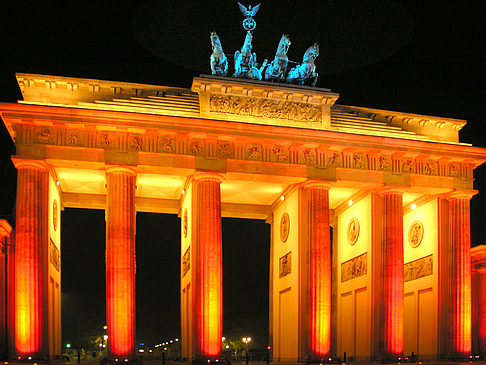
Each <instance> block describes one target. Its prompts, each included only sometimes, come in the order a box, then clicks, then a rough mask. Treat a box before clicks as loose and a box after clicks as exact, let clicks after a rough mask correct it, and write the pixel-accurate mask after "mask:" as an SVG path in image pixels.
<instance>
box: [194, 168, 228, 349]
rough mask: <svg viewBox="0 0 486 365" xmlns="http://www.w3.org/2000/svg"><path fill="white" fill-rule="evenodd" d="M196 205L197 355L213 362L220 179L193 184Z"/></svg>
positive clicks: (218, 321)
mask: <svg viewBox="0 0 486 365" xmlns="http://www.w3.org/2000/svg"><path fill="white" fill-rule="evenodd" d="M194 183H195V186H196V204H197V219H198V222H197V228H196V232H197V233H196V234H197V246H196V250H197V253H196V260H197V262H196V265H197V273H196V331H197V333H196V336H197V341H196V346H197V348H196V354H197V355H198V356H203V357H210V358H215V357H217V356H218V355H219V354H220V352H221V337H222V335H223V289H222V283H223V262H222V254H223V252H222V243H221V192H220V183H221V181H220V179H219V178H217V177H206V176H204V177H201V178H198V179H197V180H195V181H194Z"/></svg>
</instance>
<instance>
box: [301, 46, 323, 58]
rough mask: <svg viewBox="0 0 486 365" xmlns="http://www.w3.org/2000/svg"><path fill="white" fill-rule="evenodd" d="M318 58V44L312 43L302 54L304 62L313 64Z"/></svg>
mask: <svg viewBox="0 0 486 365" xmlns="http://www.w3.org/2000/svg"><path fill="white" fill-rule="evenodd" d="M318 56H319V44H318V43H314V44H313V45H312V46H310V47H309V48H307V51H305V54H304V59H303V61H304V62H314V61H315V60H316V58H317V57H318Z"/></svg>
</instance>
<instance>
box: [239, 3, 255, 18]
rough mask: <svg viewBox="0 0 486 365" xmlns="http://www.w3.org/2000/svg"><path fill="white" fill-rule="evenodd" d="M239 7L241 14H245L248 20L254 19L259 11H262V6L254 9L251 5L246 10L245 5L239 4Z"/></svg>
mask: <svg viewBox="0 0 486 365" xmlns="http://www.w3.org/2000/svg"><path fill="white" fill-rule="evenodd" d="M238 6H239V7H240V10H241V12H242V13H243V15H244V16H246V17H247V18H252V17H254V16H255V15H256V13H258V9H260V4H258V5H256V6H254V7H252V6H251V5H248V8H246V6H245V5H243V4H241V3H240V2H238Z"/></svg>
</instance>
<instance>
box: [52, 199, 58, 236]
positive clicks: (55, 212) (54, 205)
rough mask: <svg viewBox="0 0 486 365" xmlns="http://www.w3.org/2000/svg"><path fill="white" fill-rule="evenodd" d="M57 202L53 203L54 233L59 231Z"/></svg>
mask: <svg viewBox="0 0 486 365" xmlns="http://www.w3.org/2000/svg"><path fill="white" fill-rule="evenodd" d="M57 214H58V213H57V200H56V199H54V202H53V203H52V225H53V226H54V231H56V230H57Z"/></svg>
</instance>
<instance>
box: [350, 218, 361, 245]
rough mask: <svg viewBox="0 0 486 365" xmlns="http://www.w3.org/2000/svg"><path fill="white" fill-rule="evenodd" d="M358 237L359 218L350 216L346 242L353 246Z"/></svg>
mask: <svg viewBox="0 0 486 365" xmlns="http://www.w3.org/2000/svg"><path fill="white" fill-rule="evenodd" d="M358 237H359V220H358V218H356V217H353V218H351V220H350V221H349V224H348V242H349V244H350V245H351V246H353V245H354V244H355V243H356V241H358Z"/></svg>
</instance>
